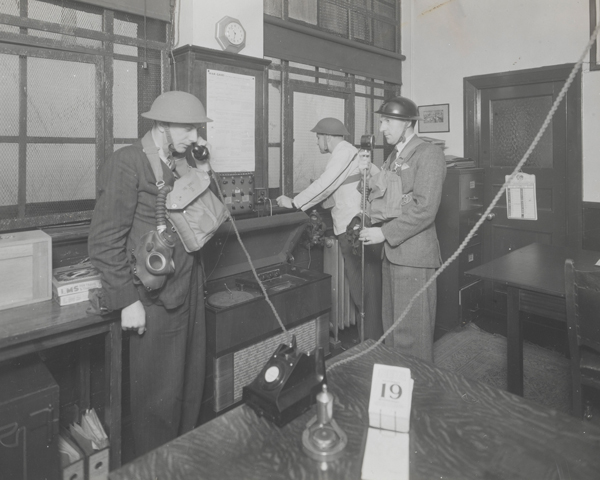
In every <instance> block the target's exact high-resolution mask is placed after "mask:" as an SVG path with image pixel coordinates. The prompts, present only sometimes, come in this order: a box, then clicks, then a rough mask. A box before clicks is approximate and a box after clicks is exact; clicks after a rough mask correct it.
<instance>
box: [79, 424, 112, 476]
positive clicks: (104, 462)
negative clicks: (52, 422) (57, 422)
mask: <svg viewBox="0 0 600 480" xmlns="http://www.w3.org/2000/svg"><path fill="white" fill-rule="evenodd" d="M70 434H71V438H72V439H73V440H74V441H75V443H76V444H77V446H78V447H79V448H80V450H81V451H83V453H84V456H85V458H84V470H85V478H86V479H87V480H108V466H109V458H108V457H109V452H110V450H109V449H108V448H103V449H101V450H95V449H94V448H93V447H92V443H91V442H90V441H89V439H87V438H85V437H82V436H81V435H79V434H78V433H77V432H76V431H74V430H73V429H71V430H70Z"/></svg>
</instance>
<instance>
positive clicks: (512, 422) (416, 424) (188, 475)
mask: <svg viewBox="0 0 600 480" xmlns="http://www.w3.org/2000/svg"><path fill="white" fill-rule="evenodd" d="M373 344H374V341H373V340H367V341H365V342H364V343H363V344H361V345H359V346H357V347H354V348H353V349H351V350H350V351H348V352H345V353H344V354H343V355H342V356H340V357H336V358H335V359H334V360H335V361H337V360H338V359H339V358H344V357H347V356H348V355H349V354H352V353H355V352H356V351H358V350H363V349H365V348H366V347H367V346H371V345H373ZM374 363H381V364H388V365H399V366H403V367H408V368H410V369H411V373H412V377H413V378H414V380H415V384H414V391H413V401H412V410H411V426H410V479H411V480H420V479H426V480H431V479H433V478H443V479H456V480H465V479H477V480H480V479H483V478H489V479H492V478H493V479H503V478H506V479H511V480H512V479H527V480H531V479H538V478H543V479H557V480H558V479H559V476H560V478H573V479H575V478H596V477H597V475H598V472H600V455H598V451H599V449H600V428H598V427H596V426H594V425H589V424H587V423H583V422H582V421H581V420H577V419H575V418H573V417H570V416H569V415H565V414H562V413H559V412H557V411H554V410H550V409H547V408H545V407H543V406H540V405H537V404H535V403H533V402H531V401H529V400H526V399H524V398H522V397H518V396H515V395H511V394H509V393H507V392H505V391H502V390H498V389H495V388H491V387H489V386H487V385H484V384H482V383H479V382H475V381H471V380H468V379H466V378H464V377H462V376H460V375H456V374H454V373H451V372H449V371H446V370H442V369H439V368H436V367H435V366H433V365H431V364H429V363H426V362H424V361H422V360H419V359H416V358H413V357H407V356H403V355H401V354H399V353H397V352H396V351H394V350H392V349H389V348H387V347H385V346H383V345H381V346H378V347H377V348H376V349H374V350H373V351H371V352H369V353H367V354H366V355H364V356H363V357H361V358H359V359H357V360H355V361H352V362H350V363H347V364H345V365H342V366H340V367H339V368H336V369H335V370H333V371H330V372H328V374H327V376H328V385H329V387H330V388H329V390H330V391H331V392H332V393H333V394H334V395H335V397H336V399H335V405H334V418H335V419H336V421H337V423H338V425H339V426H340V427H341V428H342V429H343V430H344V431H345V432H346V434H347V435H348V445H347V447H346V449H345V452H344V454H343V456H342V457H341V458H340V459H339V460H337V461H336V462H332V463H331V464H329V465H328V468H327V470H326V471H323V470H320V469H319V465H318V462H316V461H314V460H311V459H310V458H309V457H308V456H306V455H305V454H304V452H303V450H302V440H301V436H302V432H303V430H304V428H305V426H306V422H307V421H308V420H309V419H310V418H312V416H314V415H315V412H316V409H315V407H313V408H312V409H311V410H310V411H309V412H306V413H305V414H304V415H302V416H300V417H298V418H296V419H295V420H293V421H292V422H291V423H289V424H288V425H286V426H285V427H283V428H281V429H280V428H278V427H276V426H275V425H273V424H271V423H269V422H267V421H266V420H264V419H262V418H259V417H257V416H256V414H255V413H254V411H252V410H251V409H250V408H249V407H247V406H246V405H241V406H239V407H237V408H235V409H234V410H231V411H229V412H227V413H225V414H224V415H222V416H220V417H217V418H216V419H214V420H212V421H210V422H208V423H206V424H204V425H202V426H201V427H199V428H197V429H196V430H193V431H192V432H189V433H187V434H186V435H183V436H182V437H180V438H178V439H175V440H173V441H172V442H170V443H168V444H166V445H165V446H163V447H161V448H158V449H156V450H154V451H152V452H150V453H148V454H146V455H145V456H143V457H141V458H139V459H137V460H135V461H134V462H132V463H130V464H127V465H125V466H123V467H122V468H121V469H119V470H116V471H113V472H111V474H110V475H109V478H110V479H111V480H146V479H153V478H158V479H163V478H164V479H167V478H168V479H169V480H187V479H189V480H192V479H193V480H198V479H219V480H222V479H232V480H239V479H241V478H243V479H245V480H253V479H257V480H258V479H260V480H265V479H269V480H275V479H286V480H288V479H321V480H324V479H339V480H352V479H359V478H360V476H361V468H362V459H363V454H364V441H365V434H366V431H367V426H368V404H369V393H370V387H371V377H372V372H373V364H374Z"/></svg>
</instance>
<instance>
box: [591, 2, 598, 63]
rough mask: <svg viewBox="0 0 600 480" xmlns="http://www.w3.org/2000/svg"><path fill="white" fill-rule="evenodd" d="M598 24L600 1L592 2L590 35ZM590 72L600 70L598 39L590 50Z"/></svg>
mask: <svg viewBox="0 0 600 480" xmlns="http://www.w3.org/2000/svg"><path fill="white" fill-rule="evenodd" d="M598 22H600V0H590V35H591V34H592V33H593V32H594V29H595V28H596V25H598ZM590 70H600V49H599V48H598V39H597V38H596V41H595V42H594V43H593V44H592V48H591V49H590Z"/></svg>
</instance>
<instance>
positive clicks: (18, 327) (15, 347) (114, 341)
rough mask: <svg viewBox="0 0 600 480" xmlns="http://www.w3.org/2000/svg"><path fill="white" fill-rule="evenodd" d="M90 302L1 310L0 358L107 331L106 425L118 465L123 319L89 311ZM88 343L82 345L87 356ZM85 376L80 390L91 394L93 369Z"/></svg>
mask: <svg viewBox="0 0 600 480" xmlns="http://www.w3.org/2000/svg"><path fill="white" fill-rule="evenodd" d="M88 306H89V303H88V302H83V303H77V304H75V305H69V306H65V307H61V306H59V305H58V304H56V303H55V302H53V301H51V300H50V301H47V302H40V303H34V304H32V305H27V306H23V307H17V308H11V309H8V310H3V311H1V312H0V361H4V360H9V359H13V358H16V357H19V356H21V355H26V354H30V353H35V352H39V351H40V350H44V349H46V348H50V347H56V346H58V345H64V344H66V343H70V342H75V341H79V340H84V339H88V338H89V337H92V336H94V335H101V334H103V335H105V340H104V346H105V348H104V351H105V372H106V373H105V379H106V381H105V389H104V391H105V395H106V396H105V403H104V405H105V408H104V426H105V427H106V429H107V434H108V436H109V438H110V444H111V447H110V465H111V468H117V467H119V466H120V465H121V322H120V317H119V316H118V315H115V314H111V315H105V316H100V315H87V314H86V309H87V307H88ZM86 346H87V345H84V346H83V347H82V350H83V354H84V358H85V353H86V351H85V348H86ZM87 353H88V355H89V351H88V352H87ZM88 358H89V357H88ZM83 367H86V366H85V365H84V366H83ZM88 367H89V365H88ZM82 377H83V378H80V383H84V385H80V391H81V392H83V391H85V390H86V388H87V390H88V392H87V393H88V394H89V370H88V376H87V378H85V375H84V374H83V375H82ZM86 382H87V385H85V383H86ZM80 407H82V408H85V407H86V405H80Z"/></svg>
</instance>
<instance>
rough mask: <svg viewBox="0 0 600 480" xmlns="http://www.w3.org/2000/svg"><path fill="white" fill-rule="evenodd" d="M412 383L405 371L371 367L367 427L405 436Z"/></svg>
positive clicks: (408, 418) (407, 371)
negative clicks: (371, 375) (371, 376)
mask: <svg viewBox="0 0 600 480" xmlns="http://www.w3.org/2000/svg"><path fill="white" fill-rule="evenodd" d="M413 384H414V381H413V379H412V378H410V369H408V368H403V367H392V366H390V365H380V364H378V363H376V364H375V365H373V379H372V381H371V397H370V399H369V426H371V427H373V428H381V429H385V430H392V431H394V432H401V433H408V431H409V430H410V408H411V405H412V391H413Z"/></svg>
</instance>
